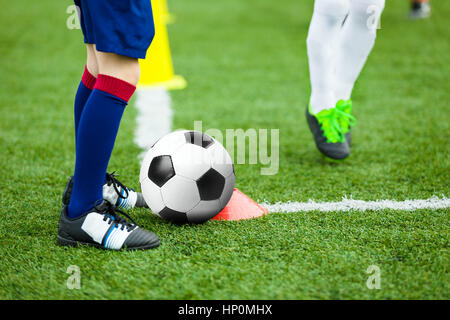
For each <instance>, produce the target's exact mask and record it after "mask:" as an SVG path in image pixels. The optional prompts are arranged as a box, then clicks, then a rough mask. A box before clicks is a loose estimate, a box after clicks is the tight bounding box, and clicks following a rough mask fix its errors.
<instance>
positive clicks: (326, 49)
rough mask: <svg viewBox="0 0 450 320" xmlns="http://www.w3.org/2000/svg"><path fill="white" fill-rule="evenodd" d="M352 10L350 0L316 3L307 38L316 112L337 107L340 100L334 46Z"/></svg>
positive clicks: (312, 93) (331, 0)
mask: <svg viewBox="0 0 450 320" xmlns="http://www.w3.org/2000/svg"><path fill="white" fill-rule="evenodd" d="M349 10H350V0H316V1H315V3H314V14H313V17H312V20H311V24H310V27H309V33H308V39H307V40H306V43H307V47H308V59H309V74H310V79H311V100H310V103H311V109H312V112H313V113H318V112H320V111H321V110H324V109H329V108H333V107H334V106H335V104H336V97H335V94H334V90H333V88H334V84H335V81H334V71H335V64H334V63H335V61H336V59H335V57H334V55H335V53H334V52H333V51H334V50H333V49H334V48H335V47H336V46H335V42H336V41H337V39H338V36H339V33H340V31H341V29H342V23H343V22H344V20H345V17H346V16H347V14H348V12H349Z"/></svg>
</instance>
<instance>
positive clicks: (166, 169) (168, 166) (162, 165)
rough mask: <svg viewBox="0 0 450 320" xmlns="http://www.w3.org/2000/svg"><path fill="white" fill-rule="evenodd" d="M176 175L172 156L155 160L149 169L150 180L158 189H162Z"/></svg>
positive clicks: (159, 157)
mask: <svg viewBox="0 0 450 320" xmlns="http://www.w3.org/2000/svg"><path fill="white" fill-rule="evenodd" d="M174 175H175V169H174V168H173V164H172V158H171V157H170V156H158V157H155V158H153V160H152V162H151V163H150V166H149V168H148V178H149V179H150V180H151V181H153V183H154V184H156V185H157V186H158V187H162V186H163V185H164V184H165V183H166V182H167V181H169V180H170V178H172V177H173V176H174Z"/></svg>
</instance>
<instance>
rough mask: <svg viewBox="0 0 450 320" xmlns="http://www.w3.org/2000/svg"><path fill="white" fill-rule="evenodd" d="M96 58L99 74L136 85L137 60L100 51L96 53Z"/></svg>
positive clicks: (138, 72)
mask: <svg viewBox="0 0 450 320" xmlns="http://www.w3.org/2000/svg"><path fill="white" fill-rule="evenodd" d="M96 57H97V61H98V68H99V69H98V70H99V73H101V74H105V75H108V76H112V77H115V78H119V79H121V80H123V81H126V82H128V83H130V84H132V85H134V86H136V85H137V83H138V81H139V76H140V68H139V61H138V59H136V58H130V57H126V56H121V55H118V54H115V53H110V52H100V51H96Z"/></svg>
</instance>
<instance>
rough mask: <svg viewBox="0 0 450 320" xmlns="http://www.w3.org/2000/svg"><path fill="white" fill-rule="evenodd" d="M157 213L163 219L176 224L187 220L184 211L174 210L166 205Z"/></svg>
mask: <svg viewBox="0 0 450 320" xmlns="http://www.w3.org/2000/svg"><path fill="white" fill-rule="evenodd" d="M159 215H160V216H161V218H163V219H164V220H167V221H170V222H173V223H176V224H182V223H186V222H188V219H187V216H186V213H183V212H179V211H175V210H172V209H170V208H168V207H165V208H164V209H162V210H161V211H160V212H159Z"/></svg>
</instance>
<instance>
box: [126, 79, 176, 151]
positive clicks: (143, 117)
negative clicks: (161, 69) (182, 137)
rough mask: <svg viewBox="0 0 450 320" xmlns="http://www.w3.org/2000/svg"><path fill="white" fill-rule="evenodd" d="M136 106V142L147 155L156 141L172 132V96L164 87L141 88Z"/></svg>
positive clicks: (137, 93)
mask: <svg viewBox="0 0 450 320" xmlns="http://www.w3.org/2000/svg"><path fill="white" fill-rule="evenodd" d="M134 105H135V107H136V108H137V111H138V114H137V117H136V122H137V126H136V129H135V134H134V142H135V143H136V144H137V145H138V146H139V147H140V148H141V149H142V150H144V153H145V152H146V151H147V150H148V149H150V147H151V146H152V145H153V143H155V142H156V140H158V139H159V138H160V137H162V136H164V135H165V134H167V133H169V132H170V131H171V126H172V114H173V113H172V108H171V101H170V95H169V93H168V92H167V90H166V89H165V88H164V87H152V88H139V89H138V90H137V91H136V102H135V103H134ZM141 157H142V154H141Z"/></svg>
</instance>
